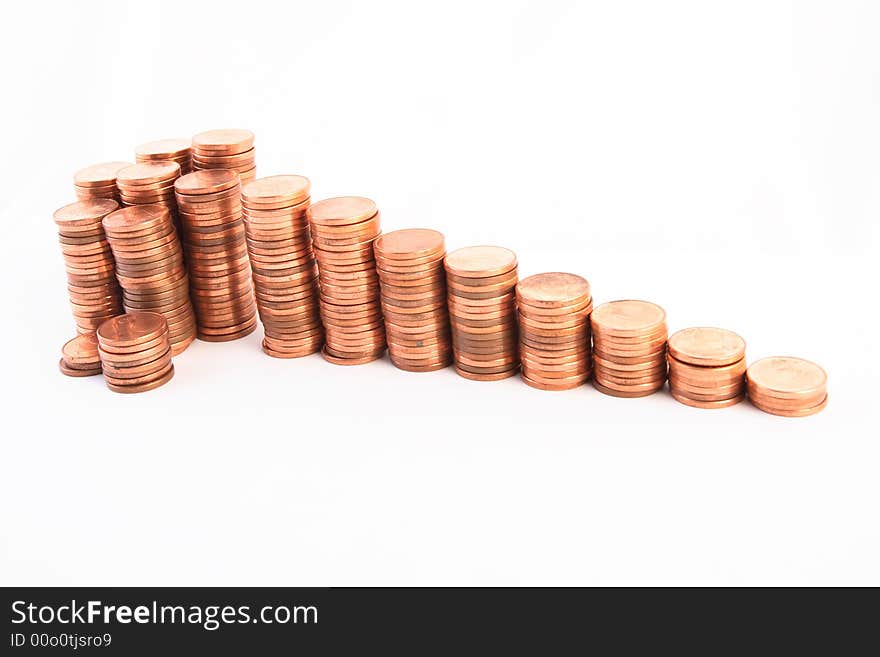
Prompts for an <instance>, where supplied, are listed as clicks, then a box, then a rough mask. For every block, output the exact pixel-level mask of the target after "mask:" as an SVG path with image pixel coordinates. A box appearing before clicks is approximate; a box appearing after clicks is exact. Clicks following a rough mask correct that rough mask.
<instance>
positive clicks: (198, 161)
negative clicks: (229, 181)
mask: <svg viewBox="0 0 880 657" xmlns="http://www.w3.org/2000/svg"><path fill="white" fill-rule="evenodd" d="M255 152H256V151H255V150H254V133H253V132H251V131H250V130H238V129H229V130H208V131H207V132H201V133H199V134H197V135H196V136H195V137H193V139H192V163H193V170H194V171H200V170H202V169H229V170H230V171H237V172H238V175H239V176H240V177H241V184H242V185H244V184H245V183H249V182H251V181H252V180H255V179H256V177H257V164H256V158H255V155H254V154H255Z"/></svg>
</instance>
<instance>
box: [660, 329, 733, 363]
mask: <svg viewBox="0 0 880 657" xmlns="http://www.w3.org/2000/svg"><path fill="white" fill-rule="evenodd" d="M668 344H669V355H670V356H671V357H672V358H675V359H677V360H679V361H681V362H684V363H690V364H691V365H705V366H721V365H730V364H731V363H735V362H736V361H738V360H740V359H742V358H743V356H745V353H746V343H745V340H743V339H742V338H741V337H740V336H738V335H737V334H736V333H734V332H733V331H728V330H726V329H720V328H712V327H697V328H688V329H683V330H681V331H678V332H676V333H673V334H672V335H671V336H669V343H668Z"/></svg>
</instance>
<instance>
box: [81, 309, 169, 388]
mask: <svg viewBox="0 0 880 657" xmlns="http://www.w3.org/2000/svg"><path fill="white" fill-rule="evenodd" d="M97 336H98V352H99V354H100V357H101V370H102V371H103V373H104V381H105V382H106V383H107V387H108V388H110V390H112V391H113V392H124V393H133V392H146V391H147V390H153V389H154V388H158V387H159V386H162V385H164V384H166V383H168V381H170V380H171V378H172V377H173V376H174V365H173V364H172V363H171V355H172V352H171V343H170V342H169V339H168V322H166V321H165V318H164V317H163V316H162V315H160V314H159V313H151V312H132V313H128V314H125V315H120V316H119V317H114V318H113V319H108V320H107V321H106V322H104V323H103V324H101V326H99V327H98V331H97Z"/></svg>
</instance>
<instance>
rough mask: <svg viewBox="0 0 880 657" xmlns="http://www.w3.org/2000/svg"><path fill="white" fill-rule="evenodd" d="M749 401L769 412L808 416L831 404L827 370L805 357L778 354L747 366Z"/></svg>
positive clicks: (790, 415)
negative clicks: (804, 358)
mask: <svg viewBox="0 0 880 657" xmlns="http://www.w3.org/2000/svg"><path fill="white" fill-rule="evenodd" d="M746 383H747V386H748V392H749V401H751V402H752V404H754V405H755V406H756V407H758V408H759V409H761V410H762V411H764V412H765V413H772V414H773V415H783V416H786V417H804V416H807V415H813V414H814V413H818V412H819V411H821V410H822V409H823V408H825V406H826V405H827V404H828V391H827V383H828V376H827V375H826V374H825V370H823V369H822V368H821V367H819V366H818V365H816V364H815V363H811V362H810V361H808V360H803V359H802V358H791V357H787V356H774V357H772V358H763V359H761V360H759V361H756V362H754V363H752V364H751V365H749V368H748V370H746Z"/></svg>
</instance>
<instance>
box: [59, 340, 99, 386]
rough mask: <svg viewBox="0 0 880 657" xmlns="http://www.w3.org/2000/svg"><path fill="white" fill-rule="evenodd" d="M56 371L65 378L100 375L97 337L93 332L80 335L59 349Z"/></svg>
mask: <svg viewBox="0 0 880 657" xmlns="http://www.w3.org/2000/svg"><path fill="white" fill-rule="evenodd" d="M58 369H60V370H61V373H62V374H64V375H65V376H75V377H80V376H94V375H96V374H100V373H101V357H100V355H99V354H98V337H97V336H96V335H95V332H94V331H91V332H89V333H81V334H79V335H78V336H76V337H75V338H73V339H72V340H68V341H67V342H65V343H64V346H63V347H61V360H60V361H58Z"/></svg>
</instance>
